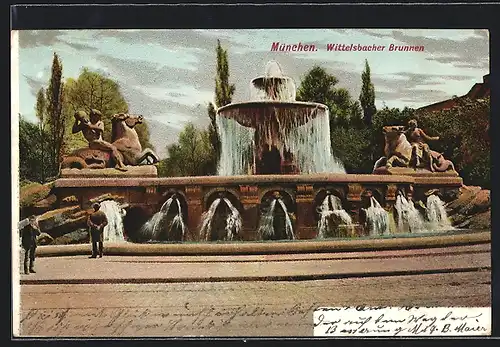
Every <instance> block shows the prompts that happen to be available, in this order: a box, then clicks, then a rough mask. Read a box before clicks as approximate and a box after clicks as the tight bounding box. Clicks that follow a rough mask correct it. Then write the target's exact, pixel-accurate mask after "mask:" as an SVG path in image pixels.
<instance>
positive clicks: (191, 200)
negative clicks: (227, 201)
mask: <svg viewBox="0 0 500 347" xmlns="http://www.w3.org/2000/svg"><path fill="white" fill-rule="evenodd" d="M185 192H186V199H187V201H186V202H187V208H188V213H187V215H188V219H187V227H188V229H189V235H187V237H186V238H187V241H198V240H199V238H200V236H199V235H198V234H197V233H198V226H199V224H200V222H201V216H202V214H203V206H202V201H203V194H202V189H201V187H200V186H187V187H186V188H185Z"/></svg>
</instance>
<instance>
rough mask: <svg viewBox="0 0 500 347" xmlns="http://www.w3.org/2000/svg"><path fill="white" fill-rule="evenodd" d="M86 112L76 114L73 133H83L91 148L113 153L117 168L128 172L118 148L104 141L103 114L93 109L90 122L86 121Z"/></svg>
mask: <svg viewBox="0 0 500 347" xmlns="http://www.w3.org/2000/svg"><path fill="white" fill-rule="evenodd" d="M86 115H87V114H86V113H85V112H84V111H78V112H75V115H74V117H75V122H74V123H73V128H72V129H71V130H72V133H73V134H76V133H78V132H80V131H81V132H82V134H83V137H85V139H86V140H87V141H88V142H89V147H90V148H92V149H99V150H102V151H108V152H110V153H111V157H112V158H113V160H114V162H115V165H116V166H115V168H116V169H118V170H121V171H127V168H126V166H125V164H124V163H123V161H122V157H121V154H120V152H119V151H118V149H117V148H116V146H114V145H113V144H111V143H109V142H107V141H104V140H103V134H104V122H103V121H102V120H101V118H102V113H101V112H100V111H99V110H96V109H92V110H91V111H90V121H89V120H88V119H86V118H85V117H86Z"/></svg>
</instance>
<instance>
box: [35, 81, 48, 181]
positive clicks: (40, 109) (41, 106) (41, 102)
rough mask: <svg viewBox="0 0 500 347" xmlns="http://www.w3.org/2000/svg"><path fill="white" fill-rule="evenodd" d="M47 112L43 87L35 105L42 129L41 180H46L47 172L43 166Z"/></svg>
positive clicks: (40, 128)
mask: <svg viewBox="0 0 500 347" xmlns="http://www.w3.org/2000/svg"><path fill="white" fill-rule="evenodd" d="M46 112H47V102H46V99H45V89H44V88H43V87H42V88H40V90H38V93H37V94H36V106H35V114H36V117H37V118H38V124H39V130H40V134H39V135H40V136H39V138H40V149H41V152H40V161H41V167H42V170H41V173H40V174H41V177H40V179H41V182H44V181H45V177H46V175H45V174H46V173H45V170H43V168H45V165H44V163H45V148H46V145H47V143H46V142H45V141H44V137H45V136H44V132H45V113H46Z"/></svg>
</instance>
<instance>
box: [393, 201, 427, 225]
mask: <svg viewBox="0 0 500 347" xmlns="http://www.w3.org/2000/svg"><path fill="white" fill-rule="evenodd" d="M394 208H395V209H396V211H397V214H398V231H399V232H403V231H404V230H406V226H408V229H409V230H408V231H409V232H421V231H422V230H423V229H424V220H423V218H422V215H421V214H420V212H419V211H418V210H417V209H416V208H415V205H414V204H413V201H411V200H407V199H406V198H405V197H404V195H403V194H399V195H398V196H397V198H396V204H395V205H394Z"/></svg>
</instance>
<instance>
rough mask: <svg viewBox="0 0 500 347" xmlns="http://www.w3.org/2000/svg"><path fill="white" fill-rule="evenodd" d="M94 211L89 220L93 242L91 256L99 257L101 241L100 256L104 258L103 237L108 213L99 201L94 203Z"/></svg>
mask: <svg viewBox="0 0 500 347" xmlns="http://www.w3.org/2000/svg"><path fill="white" fill-rule="evenodd" d="M92 207H93V208H94V212H92V213H91V214H90V216H89V218H88V220H87V225H88V227H89V232H90V241H91V242H92V256H90V258H97V244H98V243H99V258H102V251H103V238H104V235H103V234H104V227H105V226H106V225H108V219H107V217H106V214H105V213H104V212H102V211H101V210H100V209H99V208H100V207H101V205H100V204H99V203H97V202H96V203H94V204H93V205H92Z"/></svg>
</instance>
